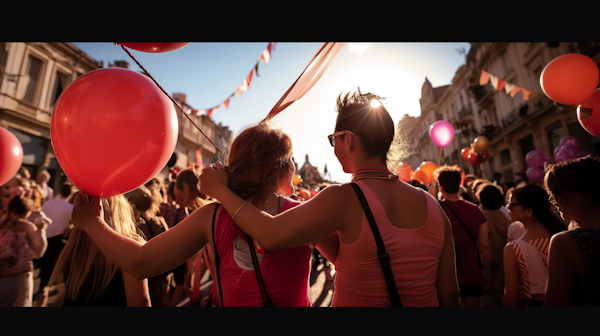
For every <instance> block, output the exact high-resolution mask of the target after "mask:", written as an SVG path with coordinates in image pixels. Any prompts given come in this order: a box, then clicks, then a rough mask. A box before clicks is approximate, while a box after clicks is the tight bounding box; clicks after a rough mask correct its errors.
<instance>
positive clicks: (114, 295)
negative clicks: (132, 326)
mask: <svg viewBox="0 0 600 336" xmlns="http://www.w3.org/2000/svg"><path fill="white" fill-rule="evenodd" d="M66 272H67V271H65V272H64V273H65V275H64V276H65V279H66V278H67V277H68V276H69V275H68V274H66ZM94 276H95V273H94V272H92V273H90V274H89V276H88V277H87V278H86V280H85V281H84V282H83V284H82V285H81V288H80V290H79V294H78V295H77V298H76V299H75V300H71V298H69V297H68V296H67V297H65V300H64V302H63V307H127V296H126V294H125V285H124V284H123V276H122V274H121V270H120V269H117V272H116V273H115V275H114V277H113V278H112V279H111V280H110V283H109V284H108V286H107V287H106V288H105V289H104V291H103V292H102V294H101V295H100V296H98V297H97V298H96V296H94V295H95V294H94V292H92V286H93V284H94V282H93V281H94Z"/></svg>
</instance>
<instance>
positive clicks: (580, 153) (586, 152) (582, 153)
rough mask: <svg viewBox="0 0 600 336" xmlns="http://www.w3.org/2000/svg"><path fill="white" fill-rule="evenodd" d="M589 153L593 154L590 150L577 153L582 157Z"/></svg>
mask: <svg viewBox="0 0 600 336" xmlns="http://www.w3.org/2000/svg"><path fill="white" fill-rule="evenodd" d="M588 155H592V153H590V152H588V151H581V152H579V154H577V157H578V158H581V157H586V156H588Z"/></svg>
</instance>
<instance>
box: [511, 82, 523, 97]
mask: <svg viewBox="0 0 600 336" xmlns="http://www.w3.org/2000/svg"><path fill="white" fill-rule="evenodd" d="M519 91H521V88H520V87H518V86H516V85H513V88H512V90H510V96H511V97H512V98H514V97H515V95H516V94H517V92H519Z"/></svg>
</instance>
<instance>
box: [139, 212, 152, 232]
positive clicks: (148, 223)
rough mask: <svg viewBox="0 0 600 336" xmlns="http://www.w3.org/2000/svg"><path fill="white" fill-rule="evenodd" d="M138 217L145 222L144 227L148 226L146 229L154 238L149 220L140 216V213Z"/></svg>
mask: <svg viewBox="0 0 600 336" xmlns="http://www.w3.org/2000/svg"><path fill="white" fill-rule="evenodd" d="M140 218H141V219H143V220H144V222H146V227H147V228H148V231H150V234H151V235H152V238H154V231H152V228H151V227H150V222H149V221H148V220H147V219H146V218H144V216H142V215H141V214H140Z"/></svg>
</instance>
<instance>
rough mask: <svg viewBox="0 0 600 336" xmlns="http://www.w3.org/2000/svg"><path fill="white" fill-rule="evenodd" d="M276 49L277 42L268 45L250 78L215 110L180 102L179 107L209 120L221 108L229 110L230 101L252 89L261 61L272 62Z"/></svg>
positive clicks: (247, 77) (214, 108) (249, 75)
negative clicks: (196, 107)
mask: <svg viewBox="0 0 600 336" xmlns="http://www.w3.org/2000/svg"><path fill="white" fill-rule="evenodd" d="M274 48H275V42H269V45H267V48H266V49H265V50H264V51H263V53H262V55H261V56H260V58H259V60H258V62H256V65H254V67H253V68H252V70H250V73H249V74H248V76H246V78H245V79H244V80H243V81H242V84H240V85H239V86H238V87H237V89H235V91H234V92H233V93H232V94H231V95H230V96H229V97H227V99H226V100H225V101H223V102H222V103H220V104H219V105H217V106H215V107H213V108H210V109H205V110H194V109H192V108H191V107H189V106H187V105H184V104H181V103H179V102H177V105H179V107H180V108H181V110H182V111H183V112H185V113H187V114H194V115H197V116H198V115H206V116H208V117H209V118H212V113H213V112H214V111H216V110H218V109H220V108H221V107H225V109H228V108H229V103H230V99H231V98H232V97H233V96H235V95H237V96H238V97H241V96H242V93H243V92H245V91H248V89H249V88H250V83H251V82H252V77H253V76H254V73H255V72H256V76H257V77H258V63H260V61H264V62H265V63H267V64H268V63H269V60H271V54H272V53H273V50H274Z"/></svg>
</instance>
